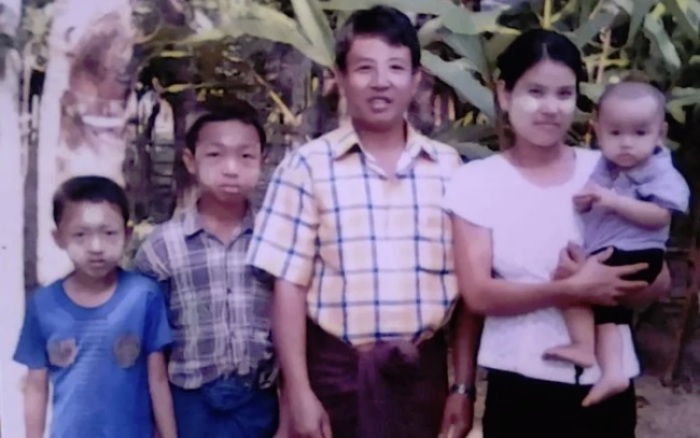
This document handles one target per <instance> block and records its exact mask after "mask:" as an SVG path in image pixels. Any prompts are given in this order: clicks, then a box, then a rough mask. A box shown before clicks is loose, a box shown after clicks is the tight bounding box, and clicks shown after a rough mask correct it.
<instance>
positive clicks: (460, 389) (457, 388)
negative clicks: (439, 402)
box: [450, 383, 476, 401]
mask: <svg viewBox="0 0 700 438" xmlns="http://www.w3.org/2000/svg"><path fill="white" fill-rule="evenodd" d="M450 394H459V395H466V396H467V397H469V399H470V400H472V401H475V400H476V388H475V387H473V386H469V385H465V384H464V383H454V384H453V385H452V386H450Z"/></svg>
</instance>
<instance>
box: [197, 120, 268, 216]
mask: <svg viewBox="0 0 700 438" xmlns="http://www.w3.org/2000/svg"><path fill="white" fill-rule="evenodd" d="M184 160H185V166H187V170H188V171H189V172H190V174H191V175H193V176H194V177H195V178H196V180H197V184H198V186H199V189H200V191H201V192H202V194H208V195H210V196H213V197H214V198H216V199H218V200H219V201H220V202H224V203H228V202H239V201H240V200H245V199H246V198H247V197H248V196H249V195H250V194H251V193H252V192H253V190H255V187H256V186H257V184H258V179H259V178H260V171H261V168H262V161H263V156H262V145H261V144H260V138H259V137H258V132H257V131H256V130H255V128H254V127H253V126H251V125H248V124H245V123H242V122H240V121H238V120H228V121H223V122H210V123H207V124H205V125H204V126H203V127H202V129H201V130H200V131H199V137H198V139H197V145H196V148H195V152H194V154H193V153H192V152H191V151H189V150H186V151H185V154H184Z"/></svg>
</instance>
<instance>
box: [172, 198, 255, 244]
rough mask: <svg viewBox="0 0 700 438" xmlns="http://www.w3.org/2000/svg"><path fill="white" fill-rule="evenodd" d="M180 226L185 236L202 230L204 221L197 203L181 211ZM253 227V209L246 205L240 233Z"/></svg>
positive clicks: (190, 235) (251, 229)
mask: <svg viewBox="0 0 700 438" xmlns="http://www.w3.org/2000/svg"><path fill="white" fill-rule="evenodd" d="M182 227H183V230H184V232H185V237H192V236H194V235H195V234H198V233H199V232H201V231H204V221H202V216H201V215H200V214H199V210H198V209H197V205H196V204H195V205H193V206H191V207H187V208H186V209H185V210H184V211H183V213H182ZM254 227H255V214H254V212H253V209H252V208H251V207H250V205H248V207H247V208H246V212H245V215H244V216H243V220H242V221H241V233H245V232H249V231H253V228H254Z"/></svg>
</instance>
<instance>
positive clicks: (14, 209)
mask: <svg viewBox="0 0 700 438" xmlns="http://www.w3.org/2000/svg"><path fill="white" fill-rule="evenodd" d="M21 6H22V1H21V0H0V31H2V32H3V33H6V34H8V35H10V36H13V37H14V36H15V33H16V31H17V26H18V24H19V17H20V11H21ZM20 64H21V62H20V58H19V54H18V53H17V52H16V51H14V50H13V51H10V52H8V53H7V55H6V59H5V71H4V75H3V76H2V78H1V79H0V114H2V117H0V177H2V184H0V205H1V206H2V213H0V229H1V230H2V232H0V260H2V263H1V264H0V270H1V272H0V278H2V281H3V288H2V291H3V294H2V298H0V300H1V301H0V303H2V305H1V306H0V321H2V336H0V353H1V354H2V356H1V362H0V378H1V381H0V427H1V428H2V429H1V432H2V436H3V437H6V438H9V437H23V436H24V422H23V421H22V412H23V410H22V377H23V375H24V368H23V367H21V366H20V365H18V364H16V363H14V362H13V361H12V355H13V353H14V348H15V345H16V342H17V336H18V335H19V330H20V327H21V325H22V316H23V314H24V270H23V264H24V263H23V262H24V253H23V246H24V245H23V235H24V229H23V228H24V225H23V222H24V220H23V219H24V213H23V212H24V206H23V204H24V203H23V193H24V190H23V188H24V178H23V172H22V142H21V132H20V117H19V74H20V70H21V68H20Z"/></svg>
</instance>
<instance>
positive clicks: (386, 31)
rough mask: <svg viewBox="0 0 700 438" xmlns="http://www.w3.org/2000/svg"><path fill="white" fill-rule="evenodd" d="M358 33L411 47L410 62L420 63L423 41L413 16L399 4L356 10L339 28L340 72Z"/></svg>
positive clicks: (345, 66)
mask: <svg viewBox="0 0 700 438" xmlns="http://www.w3.org/2000/svg"><path fill="white" fill-rule="evenodd" d="M358 36H373V37H378V38H381V39H383V40H384V41H385V42H386V43H387V44H389V45H392V46H397V47H407V48H408V49H409V50H410V51H411V64H412V66H413V69H414V70H416V69H418V67H419V66H420V53H421V49H420V42H419V41H418V32H417V31H416V28H415V27H414V26H413V23H411V20H410V19H409V18H408V17H407V16H406V14H404V13H403V12H401V11H399V10H398V9H396V8H392V7H390V6H374V7H372V8H369V9H361V10H359V11H355V12H353V13H352V15H350V17H348V19H347V21H346V22H345V23H344V24H343V25H342V27H341V28H340V30H339V31H338V35H337V38H336V43H335V64H336V66H337V67H338V69H339V70H340V71H341V72H343V73H344V72H345V71H346V69H347V57H348V53H349V52H350V47H351V46H352V43H353V41H354V40H355V38H356V37H358Z"/></svg>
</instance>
